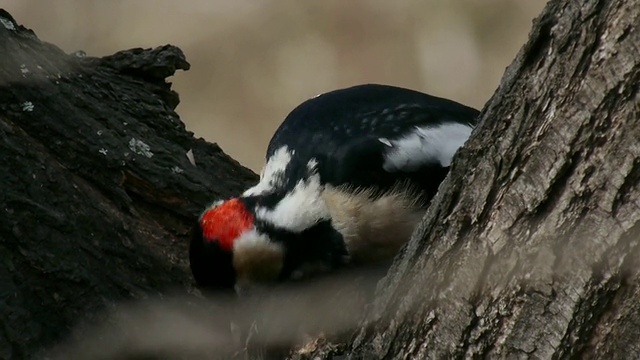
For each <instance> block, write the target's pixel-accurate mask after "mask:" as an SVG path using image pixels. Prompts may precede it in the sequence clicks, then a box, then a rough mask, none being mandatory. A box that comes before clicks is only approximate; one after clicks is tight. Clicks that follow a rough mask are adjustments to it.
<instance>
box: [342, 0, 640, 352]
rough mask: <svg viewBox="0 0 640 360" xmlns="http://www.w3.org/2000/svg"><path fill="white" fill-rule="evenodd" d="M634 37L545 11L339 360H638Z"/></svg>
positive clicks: (639, 147)
mask: <svg viewBox="0 0 640 360" xmlns="http://www.w3.org/2000/svg"><path fill="white" fill-rule="evenodd" d="M638 24H640V2H638V1H583V2H575V1H567V2H564V1H551V2H550V3H549V4H548V5H547V7H546V8H545V10H544V11H543V13H542V14H541V15H540V16H539V17H538V18H537V19H536V20H535V22H534V27H533V30H532V32H531V36H530V39H529V42H528V43H527V44H526V45H525V46H524V47H523V49H522V50H521V52H520V53H519V54H518V56H517V58H516V59H515V61H514V63H513V64H512V65H511V66H510V67H509V68H508V69H507V71H506V74H505V76H504V78H503V80H502V82H501V84H500V87H499V89H498V90H497V92H496V93H495V95H494V96H493V97H492V99H491V100H490V101H489V102H488V103H487V105H486V106H485V108H484V110H483V114H482V120H481V124H480V125H479V127H478V128H477V129H476V130H475V132H474V134H473V135H472V137H471V139H470V140H469V141H468V143H467V145H466V147H465V148H464V149H462V150H461V151H460V152H459V153H458V156H457V160H455V162H454V165H453V168H452V171H451V173H450V176H449V177H448V179H447V180H446V181H445V183H444V184H443V186H442V187H441V188H440V190H441V191H440V192H439V194H438V196H437V199H436V200H435V201H434V202H433V206H432V207H431V209H430V210H429V212H428V214H427V216H426V218H425V219H424V221H423V223H422V225H421V226H420V228H419V229H418V230H417V232H416V234H414V238H413V239H412V241H411V242H410V244H409V245H408V247H407V248H406V249H404V251H403V254H402V255H401V257H400V258H399V259H397V261H396V262H395V264H394V266H393V268H392V269H391V270H390V275H389V276H388V277H387V278H386V279H385V280H384V281H383V282H382V283H381V284H380V285H379V290H380V291H379V292H378V294H377V297H376V300H375V303H374V305H373V307H372V310H371V312H370V313H369V315H368V316H367V317H366V320H365V321H364V323H363V324H362V330H361V331H360V332H359V333H358V334H357V336H356V337H355V339H354V341H353V342H352V343H351V344H349V348H348V350H347V351H346V355H348V358H352V359H381V358H384V359H421V358H480V357H489V358H509V359H511V358H542V359H551V358H597V359H603V358H629V359H638V358H640V288H639V286H638V285H639V283H640V276H639V267H638V264H639V263H638V256H639V255H640V254H639V250H638V241H639V240H640V233H639V230H640V208H639V205H640V187H639V181H640V142H639V139H640V87H639V84H640V30H639V28H638Z"/></svg>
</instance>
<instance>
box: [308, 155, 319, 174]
mask: <svg viewBox="0 0 640 360" xmlns="http://www.w3.org/2000/svg"><path fill="white" fill-rule="evenodd" d="M317 167H318V160H316V159H315V158H311V160H309V162H308V163H307V169H308V170H309V171H314V170H315V169H316V168H317Z"/></svg>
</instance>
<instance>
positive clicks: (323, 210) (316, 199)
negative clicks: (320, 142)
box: [256, 174, 330, 233]
mask: <svg viewBox="0 0 640 360" xmlns="http://www.w3.org/2000/svg"><path fill="white" fill-rule="evenodd" d="M322 190H323V186H322V185H321V184H320V176H319V175H318V174H315V175H313V176H311V177H310V178H309V179H308V180H306V181H304V180H300V181H299V182H298V183H297V184H296V186H295V188H293V191H291V192H289V193H288V194H287V195H286V196H285V197H284V198H282V200H280V202H278V205H276V206H275V207H274V208H273V209H267V208H264V207H260V208H258V209H256V217H257V218H259V219H261V220H264V221H267V222H269V223H271V224H273V225H275V226H276V227H279V228H282V229H287V230H289V231H292V232H296V233H300V232H302V231H304V230H305V229H308V228H310V227H312V226H313V225H315V224H317V223H318V222H319V221H321V220H328V219H329V218H330V214H329V210H328V209H327V205H326V203H325V202H324V200H323V199H322V196H321V193H322Z"/></svg>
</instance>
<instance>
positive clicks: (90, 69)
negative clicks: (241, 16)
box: [0, 11, 256, 359]
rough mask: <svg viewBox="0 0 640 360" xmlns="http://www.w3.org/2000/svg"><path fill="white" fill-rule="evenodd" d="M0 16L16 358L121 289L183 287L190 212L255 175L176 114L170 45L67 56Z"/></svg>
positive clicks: (4, 271) (2, 294) (3, 285)
mask: <svg viewBox="0 0 640 360" xmlns="http://www.w3.org/2000/svg"><path fill="white" fill-rule="evenodd" d="M0 21H1V23H0V157H1V158H0V189H1V191H0V212H1V215H0V324H1V325H0V358H1V359H10V358H15V359H21V358H30V357H32V356H36V354H38V353H40V351H41V350H43V349H47V348H49V347H50V346H52V345H53V344H56V343H57V342H59V341H60V340H61V339H65V338H66V337H68V336H71V335H72V332H73V331H72V329H74V327H75V326H76V325H78V323H80V322H87V323H92V322H96V321H99V320H101V319H102V318H103V316H104V315H105V312H104V310H105V309H108V308H111V307H113V306H114V305H115V304H116V303H118V302H120V301H124V300H131V299H143V298H148V297H154V296H160V295H163V294H168V293H172V292H178V293H186V292H187V291H189V290H190V289H191V286H192V279H191V274H190V272H189V270H188V263H187V258H188V256H187V246H188V240H189V236H188V231H189V230H190V226H191V225H192V222H193V221H194V219H195V216H197V213H198V211H199V210H200V209H201V208H202V207H203V206H204V205H205V204H206V203H207V202H209V201H211V200H212V199H213V198H215V197H226V196H230V195H232V194H234V193H236V192H238V191H241V189H243V188H245V187H246V186H247V184H248V183H250V182H253V181H255V180H256V176H255V174H253V173H252V172H251V171H250V170H248V169H246V168H243V167H242V166H240V164H238V163H237V162H236V161H235V160H233V159H231V158H230V157H228V156H227V155H225V154H224V153H223V152H222V151H221V150H220V148H219V147H218V146H217V145H215V144H210V143H207V142H205V141H204V140H202V139H195V138H194V137H193V134H192V133H190V132H188V131H187V130H186V129H185V126H184V124H183V123H182V122H181V121H180V119H179V117H178V115H177V114H176V113H175V111H174V108H175V107H176V106H177V104H178V97H177V94H176V93H174V92H172V91H171V90H170V83H166V82H165V78H166V77H168V76H171V75H173V73H174V72H175V71H176V70H178V69H184V70H186V69H188V68H189V64H188V63H187V62H186V60H185V58H184V55H183V54H182V52H181V51H180V50H179V49H178V48H175V47H172V46H163V47H158V48H156V49H144V50H143V49H132V50H127V51H123V52H119V53H117V54H114V55H112V56H107V57H104V58H92V57H86V56H83V54H80V53H78V54H71V55H69V54H65V53H64V52H62V51H61V50H60V49H58V48H57V47H55V46H54V45H51V44H47V43H44V42H42V41H40V40H39V39H38V38H37V37H36V36H35V34H34V33H33V32H31V31H30V30H28V29H26V28H24V27H22V26H20V25H18V24H17V23H16V22H15V20H14V19H12V17H11V15H9V14H8V13H6V12H5V11H0ZM189 150H191V151H192V153H193V155H194V158H195V161H196V166H194V165H192V164H191V163H190V161H189V159H188V158H187V156H186V154H187V152H188V151H189ZM80 332H81V331H80ZM77 335H78V336H80V335H81V334H77Z"/></svg>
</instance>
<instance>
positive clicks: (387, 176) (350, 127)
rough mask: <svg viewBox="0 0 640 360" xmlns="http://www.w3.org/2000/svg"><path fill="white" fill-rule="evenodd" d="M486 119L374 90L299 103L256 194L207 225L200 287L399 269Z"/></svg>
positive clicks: (195, 268) (199, 260) (201, 234)
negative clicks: (405, 248) (394, 265)
mask: <svg viewBox="0 0 640 360" xmlns="http://www.w3.org/2000/svg"><path fill="white" fill-rule="evenodd" d="M478 114H479V112H478V111H477V110H475V109H473V108H470V107H467V106H464V105H461V104H459V103H456V102H454V101H451V100H446V99H442V98H438V97H434V96H430V95H427V94H423V93H420V92H417V91H413V90H408V89H403V88H398V87H393V86H386V85H374V84H369V85H361V86H355V87H350V88H346V89H341V90H336V91H332V92H329V93H326V94H322V95H319V96H316V97H314V98H312V99H310V100H307V101H305V102H303V103H302V104H301V105H299V106H298V107H296V108H295V109H294V110H293V111H292V112H291V113H290V114H289V115H288V116H287V117H286V118H285V120H284V122H283V123H282V124H281V125H280V127H279V128H278V129H277V131H276V132H275V134H274V136H273V138H272V139H271V141H270V143H269V146H268V149H267V156H266V160H267V162H266V165H265V166H264V168H263V170H262V172H261V174H260V181H259V182H258V184H256V185H255V186H253V187H251V188H250V189H248V190H246V191H245V192H244V193H243V194H242V195H239V196H238V197H236V198H232V199H226V200H220V201H216V202H214V203H212V204H211V205H210V206H209V207H207V208H206V209H205V210H204V211H203V212H202V214H201V215H200V217H199V219H198V221H197V224H196V226H195V229H194V233H193V238H192V241H191V245H190V249H189V252H190V264H191V270H192V273H193V276H194V278H195V280H196V283H197V284H198V285H199V286H200V287H202V288H207V289H233V288H234V287H235V288H236V290H237V289H238V287H243V286H245V285H251V284H256V283H257V284H265V283H272V282H280V281H287V280H291V279H300V278H306V277H310V276H314V275H316V274H318V273H322V272H328V271H332V270H336V269H338V268H340V267H343V266H345V265H354V266H358V265H368V264H372V263H376V262H382V261H385V260H387V261H388V260H390V259H392V258H393V257H394V256H395V255H396V253H397V252H398V251H399V249H400V247H401V246H402V245H404V244H405V243H406V242H407V241H408V240H409V238H410V236H411V234H412V232H413V230H414V228H415V226H416V225H417V223H418V221H419V220H420V219H421V217H422V215H423V214H424V212H425V211H426V207H427V206H428V204H429V201H430V200H431V198H432V197H433V196H434V194H435V193H436V191H437V190H438V187H439V185H440V183H441V182H442V180H443V179H444V177H445V176H446V174H447V171H448V168H449V166H450V163H451V160H452V157H453V156H454V154H455V153H456V151H457V150H458V148H459V147H460V146H462V145H463V144H464V142H465V141H466V140H467V138H468V137H469V135H470V134H471V131H472V129H473V128H474V126H475V123H476V118H477V116H478Z"/></svg>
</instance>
